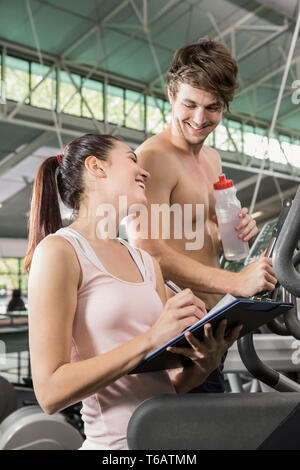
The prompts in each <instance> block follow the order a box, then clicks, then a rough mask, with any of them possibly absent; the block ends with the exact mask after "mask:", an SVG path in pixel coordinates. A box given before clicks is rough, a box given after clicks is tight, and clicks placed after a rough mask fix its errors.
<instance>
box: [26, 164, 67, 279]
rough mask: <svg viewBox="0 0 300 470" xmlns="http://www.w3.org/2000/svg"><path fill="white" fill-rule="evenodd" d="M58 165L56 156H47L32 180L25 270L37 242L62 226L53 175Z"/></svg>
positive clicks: (28, 266)
mask: <svg viewBox="0 0 300 470" xmlns="http://www.w3.org/2000/svg"><path fill="white" fill-rule="evenodd" d="M58 166H59V163H58V159H57V157H49V158H47V159H46V160H45V161H44V162H43V163H42V164H41V166H40V168H39V170H38V173H37V176H36V178H35V181H34V185H33V192H32V199H31V208H30V217H29V223H28V226H29V236H28V250H27V253H26V256H25V260H24V265H25V269H26V271H29V269H30V265H31V261H32V257H33V253H34V250H35V248H36V246H37V245H38V243H39V242H40V241H41V240H42V239H43V238H45V237H46V236H47V235H49V234H50V233H54V232H56V231H57V230H58V229H59V228H61V227H62V220H61V215H60V208H59V200H58V191H57V183H56V177H55V174H56V170H57V168H58Z"/></svg>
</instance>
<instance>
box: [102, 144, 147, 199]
mask: <svg viewBox="0 0 300 470" xmlns="http://www.w3.org/2000/svg"><path fill="white" fill-rule="evenodd" d="M109 163H110V165H109V166H108V168H107V183H108V191H109V193H110V196H111V198H112V199H115V198H118V197H120V196H126V197H127V205H128V207H130V206H131V205H132V204H144V205H147V197H146V184H147V183H146V181H147V179H148V178H149V177H150V173H148V172H147V171H145V170H143V168H141V167H140V166H139V165H138V163H137V157H136V155H135V153H134V152H133V150H132V149H131V148H130V147H129V146H128V145H127V144H125V143H124V142H119V141H116V143H115V144H114V146H113V148H112V150H111V151H110V153H109ZM117 202H118V201H115V203H117Z"/></svg>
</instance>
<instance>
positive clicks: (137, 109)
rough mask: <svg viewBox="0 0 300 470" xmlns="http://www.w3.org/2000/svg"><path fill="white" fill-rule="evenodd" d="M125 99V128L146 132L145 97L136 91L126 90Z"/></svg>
mask: <svg viewBox="0 0 300 470" xmlns="http://www.w3.org/2000/svg"><path fill="white" fill-rule="evenodd" d="M125 97H126V99H125V126H126V127H131V128H133V129H138V130H144V120H145V106H144V95H142V94H141V93H138V92H136V91H132V90H125Z"/></svg>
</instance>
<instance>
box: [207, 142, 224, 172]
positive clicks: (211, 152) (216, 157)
mask: <svg viewBox="0 0 300 470" xmlns="http://www.w3.org/2000/svg"><path fill="white" fill-rule="evenodd" d="M203 151H204V154H205V155H207V156H208V157H209V161H211V162H213V164H214V165H215V166H216V167H217V169H218V171H219V170H220V171H221V166H222V163H221V155H220V153H219V152H218V151H217V150H216V149H214V148H213V147H209V146H208V145H203Z"/></svg>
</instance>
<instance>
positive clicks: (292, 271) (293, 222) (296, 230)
mask: <svg viewBox="0 0 300 470" xmlns="http://www.w3.org/2000/svg"><path fill="white" fill-rule="evenodd" d="M299 214H300V187H299V188H298V191H297V193H296V196H295V198H294V200H293V204H292V207H291V208H290V210H289V213H288V215H287V218H286V220H285V222H284V224H283V227H282V230H281V231H280V234H279V236H278V239H277V242H276V245H275V248H274V252H273V256H272V260H273V268H274V271H275V275H276V277H277V279H278V281H279V282H280V284H281V285H282V286H283V287H285V288H286V290H288V291H289V292H290V293H291V294H293V295H295V296H296V297H300V273H298V271H297V270H296V268H295V266H294V263H293V256H294V252H295V249H296V247H297V245H298V241H299V238H300V216H299Z"/></svg>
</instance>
